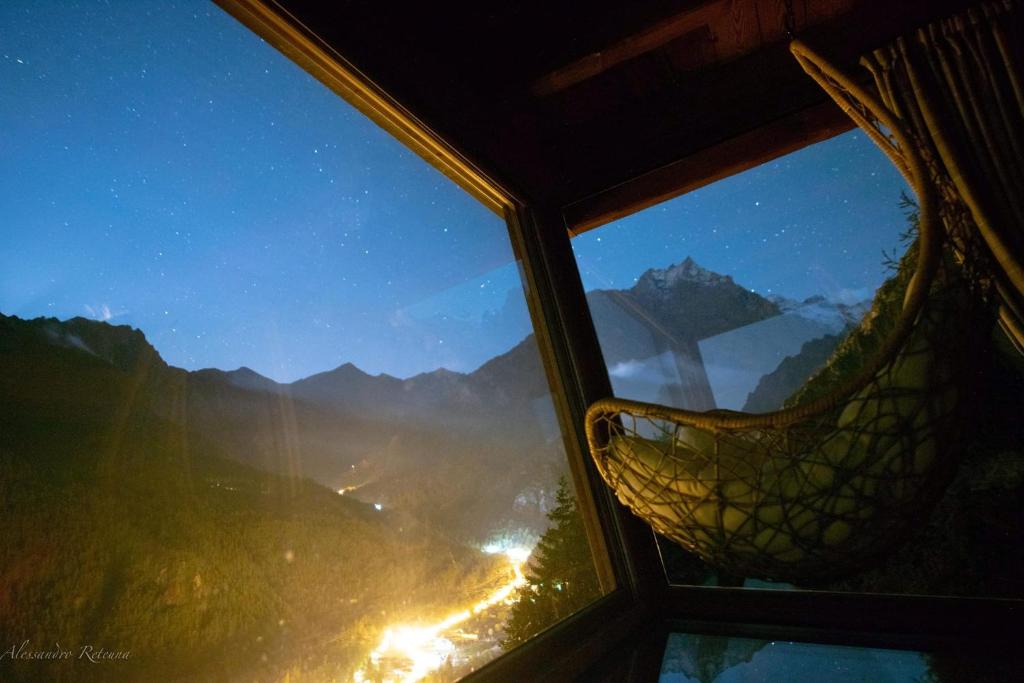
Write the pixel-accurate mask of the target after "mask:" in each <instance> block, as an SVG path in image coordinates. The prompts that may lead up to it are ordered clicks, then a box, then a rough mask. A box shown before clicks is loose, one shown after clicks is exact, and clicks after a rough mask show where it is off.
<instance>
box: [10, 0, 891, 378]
mask: <svg viewBox="0 0 1024 683" xmlns="http://www.w3.org/2000/svg"><path fill="white" fill-rule="evenodd" d="M0 83H2V84H3V89H2V91H0V92H2V95H0V312H2V313H4V314H7V315H17V316H20V317H26V318H31V317H36V316H40V315H46V316H54V317H58V318H61V319H65V318H69V317H73V316H86V317H92V318H96V319H101V320H109V321H110V322H111V323H114V324H129V325H132V326H134V327H138V328H140V329H142V330H143V331H144V332H145V333H146V335H147V338H148V339H149V340H150V341H151V342H152V343H153V344H154V346H156V348H157V349H158V350H159V351H160V352H161V354H162V355H163V357H164V358H165V359H166V360H167V361H168V362H169V363H171V364H172V365H177V366H181V367H185V368H188V369H196V368H201V367H220V368H225V369H231V368H235V367H238V366H241V365H246V366H249V367H252V368H253V369H255V370H257V371H259V372H261V373H263V374H265V375H267V376H270V377H273V378H274V379H278V380H281V381H290V380H293V379H297V378H300V377H303V376H306V375H309V374H312V373H314V372H319V371H323V370H328V369H330V368H333V367H336V366H337V365H340V364H342V363H344V362H349V361H351V362H354V363H355V364H356V365H358V366H359V367H361V368H363V369H364V370H366V371H368V372H372V373H377V372H387V373H389V374H393V375H397V376H403V377H404V376H409V375H412V374H415V373H418V372H424V371H429V370H432V369H435V368H437V367H441V366H444V367H448V368H450V369H453V370H461V371H468V370H472V369H474V368H475V367H477V366H479V365H480V364H481V363H483V362H485V361H486V360H488V359H489V358H491V357H493V356H494V355H497V354H499V353H502V352H504V351H506V350H508V349H509V348H510V347H512V346H513V345H514V344H516V343H517V342H518V341H520V340H521V339H522V338H523V337H524V336H526V335H527V334H528V333H529V322H528V316H527V314H526V308H525V303H524V299H523V295H522V290H521V288H520V285H519V281H518V274H517V268H516V265H515V263H514V261H513V255H512V251H511V248H510V246H509V243H508V239H507V236H506V234H505V228H504V224H503V222H502V221H501V219H499V218H498V217H497V216H495V215H494V214H492V213H491V212H489V211H488V210H487V209H485V208H484V207H482V206H481V205H479V204H478V203H477V202H476V201H475V200H474V199H472V198H471V197H470V196H469V195H467V194H465V193H464V192H463V191H462V190H461V189H459V188H458V187H456V186H455V185H454V184H453V183H451V182H450V181H449V180H447V179H446V178H445V177H444V176H442V175H441V174H440V173H439V172H437V171H435V170H434V169H433V168H431V167H430V166H429V165H427V164H426V163H425V162H423V161H422V160H420V159H419V158H418V157H416V156H415V155H414V154H412V153H411V152H409V151H408V150H406V149H405V148H404V147H403V146H402V145H401V144H400V143H398V142H396V141H395V140H393V139H392V138H391V137H390V136H388V135H387V134H386V133H384V132H383V131H381V130H380V129H378V128H377V127H376V126H375V125H374V124H372V123H371V122H369V121H368V120H366V119H365V118H364V117H363V116H362V115H361V114H359V113H358V112H357V111H355V110H354V109H353V108H352V107H350V106H349V105H348V104H346V103H345V102H343V101H342V100H340V99H339V98H338V97H337V96H336V95H334V94H333V93H331V92H330V91H328V90H327V89H326V88H324V87H323V86H322V85H320V84H319V83H318V82H317V81H315V80H314V79H313V78H312V77H310V76H308V75H307V74H305V72H303V71H302V70H301V69H299V68H298V67H296V66H295V65H293V64H292V63H291V62H289V61H288V60H287V59H285V58H284V57H283V56H281V55H280V54H278V53H277V52H276V51H275V50H274V49H273V48H271V47H270V46H268V45H267V44H265V43H264V42H263V41H262V40H260V39H259V38H257V37H256V36H254V35H253V34H252V33H250V32H249V31H248V30H247V29H245V28H244V27H242V26H241V25H240V24H238V23H237V22H235V20H234V19H232V18H230V17H229V16H227V15H226V14H224V13H223V12H222V11H221V10H220V9H219V8H217V7H215V6H213V5H211V4H207V3H202V2H178V3H171V2H163V1H161V2H150V1H147V0H137V1H135V2H128V1H121V2H110V3H101V2H70V1H57V0H52V1H51V0H33V1H21V0H7V1H6V2H4V3H2V4H0ZM902 187H903V185H902V181H900V179H899V177H898V175H897V174H896V172H895V171H894V170H892V169H891V168H890V167H889V166H888V164H887V163H886V162H885V161H884V160H883V158H882V157H881V154H880V153H879V152H877V151H876V150H875V149H874V148H873V147H871V146H870V144H869V143H868V142H867V141H866V140H865V139H864V137H863V136H862V135H857V134H848V135H845V136H842V137H840V138H837V139H835V140H833V141H830V142H827V143H824V144H821V145H818V146H815V147H813V148H810V149H807V150H804V151H802V152H800V153H797V154H795V155H791V156H789V157H786V158H785V159H782V160H779V161H777V162H774V163H772V164H768V165H766V166H764V167H762V168H759V169H755V170H754V171H752V172H748V173H746V174H743V175H741V176H738V177H736V178H732V179H729V180H726V181H723V182H720V183H717V184H715V185H713V186H710V187H708V188H705V189H704V190H701V191H698V192H694V193H691V194H690V195H687V196H685V197H682V198H679V199H676V200H673V201H671V202H667V203H665V204H663V205H661V206H657V207H654V208H652V209H649V210H647V211H645V212H642V213H640V214H637V215H635V216H632V217H630V218H628V219H625V220H622V221H620V222H619V223H616V224H615V225H612V226H607V227H605V228H602V229H599V230H595V231H592V232H590V233H587V234H586V235H583V236H581V237H579V238H577V239H576V240H575V241H574V245H575V249H576V253H577V257H578V259H579V263H580V268H581V272H582V274H583V278H584V282H585V284H586V285H587V286H588V288H595V287H628V286H631V285H632V283H633V282H634V280H635V278H636V277H638V276H639V275H640V274H641V273H642V272H643V271H644V270H646V269H647V268H649V267H652V266H654V267H665V266H667V265H670V264H672V263H677V262H679V261H681V260H682V259H683V258H684V257H685V256H687V255H690V256H693V257H694V258H695V259H696V260H697V261H698V262H699V263H701V264H702V265H704V266H705V267H708V268H711V269H713V270H716V271H719V272H724V273H729V274H732V275H733V276H734V277H735V278H736V280H737V281H738V282H740V283H741V284H743V285H745V286H748V287H751V288H753V289H756V290H757V291H761V292H765V293H768V292H771V293H778V294H785V295H787V296H791V297H799V298H803V297H806V296H810V295H812V294H818V293H823V294H826V295H829V296H833V297H836V298H864V297H865V296H867V295H868V294H869V293H870V291H871V290H872V289H873V288H874V287H876V286H877V285H878V284H880V282H881V280H882V269H881V267H880V262H881V250H882V249H883V248H884V249H891V248H893V247H895V246H896V244H897V238H896V236H897V234H898V233H899V231H900V230H901V228H902V223H903V221H902V213H901V211H900V210H899V208H898V206H897V202H898V199H899V194H900V190H901V189H902Z"/></svg>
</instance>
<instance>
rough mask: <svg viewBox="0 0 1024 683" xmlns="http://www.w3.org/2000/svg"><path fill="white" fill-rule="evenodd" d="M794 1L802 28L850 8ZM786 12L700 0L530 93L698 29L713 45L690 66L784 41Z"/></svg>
mask: <svg viewBox="0 0 1024 683" xmlns="http://www.w3.org/2000/svg"><path fill="white" fill-rule="evenodd" d="M794 3H795V4H794V8H793V9H794V12H793V14H794V19H795V21H796V26H797V29H798V30H800V29H802V28H805V27H808V26H812V25H816V24H820V23H823V22H827V21H829V20H831V19H834V18H835V17H837V16H839V15H841V14H843V13H844V12H846V11H848V10H849V9H850V7H851V5H852V4H853V0H804V1H803V2H800V1H799V0H794ZM808 4H810V6H811V10H810V11H809V9H808ZM796 5H800V7H799V8H798V7H797V6H796ZM785 15H786V3H785V0H716V1H714V2H709V3H706V4H702V5H700V6H698V7H696V8H692V9H689V10H687V11H685V12H681V13H679V14H676V15H674V16H671V17H669V18H667V19H664V20H662V21H660V22H657V23H655V24H653V25H651V26H650V27H648V28H647V29H644V30H643V31H640V32H638V33H635V34H633V35H630V36H626V37H625V38H623V39H621V40H620V41H618V42H616V43H614V44H612V45H609V46H608V47H607V48H606V49H604V50H601V51H599V52H592V53H590V54H588V55H585V56H584V57H581V58H580V59H578V60H576V61H574V62H572V63H570V64H568V65H566V66H564V67H562V68H559V69H556V70H555V71H553V72H551V73H549V74H547V75H546V76H543V77H541V78H539V79H537V80H536V81H534V83H533V85H532V86H531V92H532V93H533V94H534V95H536V96H546V95H552V94H554V93H557V92H560V91H562V90H566V89H568V88H570V87H572V86H574V85H577V84H578V83H582V82H583V81H586V80H589V79H591V78H595V77H598V76H600V75H601V74H603V73H605V72H607V71H609V70H611V69H613V68H614V67H616V66H619V65H621V64H623V63H625V62H628V61H630V60H633V59H636V58H638V57H641V56H643V55H645V54H648V53H650V52H655V51H659V50H664V49H668V46H669V45H670V44H672V43H676V42H678V41H680V40H681V39H683V37H684V36H686V35H688V34H689V35H695V32H699V31H700V32H703V33H704V34H706V35H708V36H710V40H711V41H712V44H713V46H714V47H713V50H712V51H711V54H709V55H708V57H707V58H706V59H705V60H704V61H702V62H700V63H699V64H694V65H691V66H690V67H689V68H697V67H699V66H706V65H709V64H714V63H718V62H724V61H728V60H730V59H735V58H737V57H740V56H742V55H744V54H749V53H750V52H753V51H755V50H758V49H760V48H762V47H763V46H765V45H767V44H769V43H773V42H778V41H780V40H784V39H785V38H786V34H785V30H784V27H785Z"/></svg>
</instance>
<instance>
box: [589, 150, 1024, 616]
mask: <svg viewBox="0 0 1024 683" xmlns="http://www.w3.org/2000/svg"><path fill="white" fill-rule="evenodd" d="M915 221H916V207H915V205H914V203H913V197H908V190H907V187H906V186H905V184H904V183H903V181H902V179H901V178H900V176H899V174H898V173H897V172H896V170H895V169H894V168H893V167H892V165H891V164H890V163H889V162H888V161H887V160H886V159H885V157H884V156H883V155H882V153H881V152H879V151H878V150H877V149H875V148H874V146H873V145H872V144H871V143H870V141H869V140H868V139H867V138H866V137H865V136H864V135H863V134H861V133H860V132H859V131H853V132H850V133H847V134H844V135H842V136H839V137H837V138H834V139H832V140H829V141H827V142H823V143H819V144H817V145H814V146H811V147H808V148H805V149H803V150H801V151H799V152H796V153H794V154H791V155H788V156H785V157H782V158H779V159H778V160H776V161H773V162H771V163H768V164H765V165H763V166H760V167H757V168H754V169H751V170H749V171H747V172H745V173H743V174H740V175H737V176H734V177H732V178H728V179H726V180H723V181H720V182H718V183H715V184H713V185H710V186H708V187H705V188H703V189H701V190H698V191H695V192H692V193H690V194H687V195H684V196H682V197H679V198H677V199H675V200H672V201H669V202H666V203H664V204H661V205H659V206H655V207H652V208H649V209H647V210H645V211H642V212H640V213H638V214H635V215H633V216H630V217H628V218H625V219H622V220H619V221H617V222H615V223H613V224H611V225H608V226H605V227H602V228H598V229H596V230H593V231H591V232H588V233H585V234H583V235H581V236H579V237H576V238H575V239H574V242H573V247H574V251H575V254H576V259H577V263H578V265H579V268H580V272H581V274H582V278H583V282H584V285H585V287H586V289H587V290H588V293H587V300H588V303H589V306H590V311H591V314H592V316H593V319H594V323H595V326H596V329H597V333H598V337H599V340H600V345H601V350H602V352H603V355H604V359H605V362H606V365H607V370H608V374H609V376H610V379H611V382H612V385H613V387H614V390H615V393H616V395H617V396H619V397H622V398H628V399H635V400H640V401H646V402H653V403H659V404H667V405H669V406H673V407H676V408H684V409H689V410H696V411H706V410H712V409H727V410H734V411H740V410H742V411H746V412H753V413H762V412H769V411H773V410H778V409H780V408H782V407H784V406H786V405H793V404H794V403H799V402H800V401H801V400H802V399H801V396H803V394H801V393H800V392H801V391H802V387H804V386H805V385H807V384H808V383H809V382H816V381H820V380H819V379H815V378H816V377H819V376H826V375H819V373H820V371H822V370H823V369H825V371H826V374H827V373H836V374H838V373H840V372H841V368H842V367H843V366H842V365H841V364H842V363H846V364H847V366H851V367H853V366H855V367H859V366H860V364H861V363H862V362H863V361H864V360H865V358H864V357H858V356H856V355H851V353H853V352H852V351H851V350H850V349H851V347H850V346H849V345H846V346H843V344H844V340H846V339H847V338H848V337H849V336H850V335H852V334H855V331H856V330H857V329H858V328H859V327H860V326H861V324H862V321H863V320H865V319H866V320H868V321H869V323H868V324H869V325H874V326H875V328H876V329H877V328H878V327H879V326H880V325H884V324H885V317H884V316H885V313H884V310H886V309H885V307H886V306H890V307H892V306H893V305H894V304H898V303H899V299H898V297H897V295H896V294H895V292H896V289H895V285H891V286H890V285H886V287H888V289H886V288H882V289H880V287H882V286H883V284H884V283H895V282H896V279H897V278H898V277H900V276H901V274H905V273H906V272H909V271H908V265H907V263H908V261H907V260H906V259H905V258H904V254H905V252H906V250H907V247H908V245H911V244H912V243H913V239H914V235H915V229H916V228H915ZM896 310H898V309H896ZM866 316H867V317H866ZM863 329H865V330H870V327H865V328H863ZM983 344H984V345H985V349H986V350H985V351H984V352H983V353H981V354H978V357H977V358H975V359H974V360H975V361H976V362H977V366H978V367H976V368H974V370H973V371H974V372H975V373H976V376H975V380H977V384H976V385H975V389H974V391H975V392H976V393H975V394H974V396H977V397H981V400H982V401H984V405H985V406H986V407H985V411H984V412H985V416H984V418H981V419H982V422H980V423H974V424H973V425H972V426H971V427H970V428H968V432H967V434H966V437H965V441H964V446H963V447H962V448H961V449H960V450H957V451H956V453H957V454H958V455H956V457H957V458H958V464H957V471H956V474H955V476H954V477H953V478H952V481H951V482H950V483H949V484H948V487H947V488H946V489H945V493H944V495H943V496H942V497H941V499H940V500H939V501H938V503H937V504H936V505H935V506H934V507H933V508H931V509H930V517H928V518H927V519H926V520H922V521H920V522H919V523H918V524H916V525H915V526H914V528H913V529H912V530H911V531H910V532H909V534H908V536H909V537H908V538H907V539H906V540H905V542H902V543H900V544H898V545H896V546H895V547H892V548H890V549H888V550H887V551H886V552H885V553H883V554H881V555H879V556H877V557H873V558H865V562H864V564H863V566H861V567H860V568H859V570H857V571H847V572H846V573H845V575H842V576H836V577H829V578H822V579H821V580H811V581H806V582H801V583H799V585H794V584H793V583H785V582H775V581H765V580H764V579H766V578H771V577H765V576H755V577H748V576H734V575H725V574H723V573H721V572H718V571H716V570H715V569H714V568H713V567H710V566H708V565H707V564H705V563H704V562H702V561H701V560H700V559H698V558H697V557H695V556H694V555H691V554H690V553H688V552H686V551H685V550H683V549H682V548H680V547H679V546H678V545H676V544H674V543H672V542H670V541H667V540H665V539H660V541H659V544H660V547H661V551H662V556H663V560H664V564H665V569H666V571H667V574H668V577H669V579H670V581H671V582H673V583H676V584H682V585H712V586H713V585H729V586H736V585H743V586H746V587H753V588H805V589H820V590H831V591H854V592H864V593H911V594H926V595H959V596H985V597H1020V596H1021V595H1022V583H1021V580H1022V577H1024V556H1021V554H1020V553H1019V552H1017V551H1015V550H1014V549H1013V548H1016V547H1018V546H1019V545H1020V544H1019V542H1018V541H1019V540H1020V539H1021V532H1022V526H1021V522H1022V519H1021V517H1020V514H1019V510H1020V500H1021V498H1020V496H1021V492H1022V489H1021V483H1022V480H1021V478H1020V468H1019V462H1020V457H1019V438H1020V435H1019V426H1018V425H1017V420H1016V418H1014V417H1013V416H1012V415H1010V414H1009V413H1007V412H1005V411H1004V410H1003V409H1002V408H1001V406H1003V405H1006V404H1007V401H1009V402H1011V403H1013V402H1014V401H1013V399H1010V398H1009V397H1011V396H1014V395H1016V392H1017V391H1018V390H1019V386H1020V381H1021V380H1020V373H1019V370H1016V371H1015V370H1011V369H1010V367H1011V365H1012V356H1011V355H1009V354H1004V353H1003V352H1002V351H999V350H998V349H999V348H1000V347H999V343H998V340H997V342H996V343H995V344H996V345H995V346H994V347H993V345H992V344H993V342H991V341H989V340H987V339H986V340H984V342H983ZM861 348H868V347H861ZM843 354H846V355H845V356H844V355H843ZM826 378H827V377H826ZM1014 387H1017V388H1014ZM812 389H813V385H812ZM980 424H984V425H985V426H984V428H978V425H980ZM645 436H647V437H648V438H652V439H654V438H664V437H663V435H660V434H656V433H654V432H652V433H651V434H647V435H645ZM996 472H1000V473H1001V474H999V475H996V474H995V473H996ZM854 474H855V473H854ZM854 474H851V475H850V476H851V477H852V476H854ZM851 481H854V479H851ZM808 528H811V527H808ZM996 539H1003V540H1002V542H1000V541H997V540H996ZM1010 539H1016V540H1014V541H1011V540H1010ZM869 560H870V561H869Z"/></svg>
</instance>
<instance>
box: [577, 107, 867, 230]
mask: <svg viewBox="0 0 1024 683" xmlns="http://www.w3.org/2000/svg"><path fill="white" fill-rule="evenodd" d="M851 128H853V122H852V121H851V120H850V118H849V117H848V116H846V114H844V113H843V112H842V110H841V109H839V107H837V106H836V105H835V104H834V103H833V102H832V101H831V100H828V101H826V102H823V103H821V104H819V105H815V106H813V107H810V108H808V109H805V110H803V111H799V112H796V113H795V114H792V115H789V116H786V117H784V118H781V119H779V120H777V121H773V122H772V123H769V124H767V125H765V126H763V127H761V128H758V129H757V130H753V131H750V132H748V133H746V134H743V135H740V136H737V137H734V138H732V139H729V140H726V141H724V142H721V143H719V144H717V145H713V146H711V147H708V148H706V149H703V150H701V151H699V152H696V153H694V154H691V155H689V156H687V157H686V158H684V159H680V160H679V161H676V162H674V163H671V164H668V165H667V166H663V167H661V168H659V169H655V170H654V171H650V172H648V173H645V174H643V175H641V176H639V177H637V178H634V179H632V180H629V181H626V182H624V183H622V184H620V185H617V186H615V187H612V188H610V189H608V190H605V191H604V192H599V193H598V194H596V195H592V196H590V197H587V198H585V199H581V200H580V201H577V202H574V203H573V204H570V205H569V206H567V207H565V209H564V216H565V222H566V225H567V226H568V228H569V234H570V235H571V236H576V235H579V234H580V233H583V232H586V231H587V230H591V229H593V228H596V227H599V226H601V225H604V224H606V223H610V222H612V221H614V220H617V219H619V218H623V217H625V216H628V215H630V214H633V213H636V212H637V211H641V210H643V209H646V208H647V207H650V206H654V205H655V204H660V203H661V202H663V201H667V200H669V199H672V198H674V197H678V196H679V195H682V194H685V193H687V192H691V191H693V190H696V189H698V188H701V187H704V186H705V185H709V184H711V183H713V182H715V181H716V180H721V179H722V178H727V177H729V176H731V175H735V174H737V173H741V172H743V171H746V170H747V169H750V168H753V167H754V166H759V165H761V164H764V163H767V162H769V161H771V160H772V159H775V158H778V157H780V156H784V155H786V154H789V153H790V152H795V151H797V150H798V149H801V148H803V147H806V146H807V145H811V144H814V143H815V142H821V141H823V140H827V139H829V138H831V137H834V136H836V135H839V134H840V133H844V132H846V131H848V130H850V129H851Z"/></svg>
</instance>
